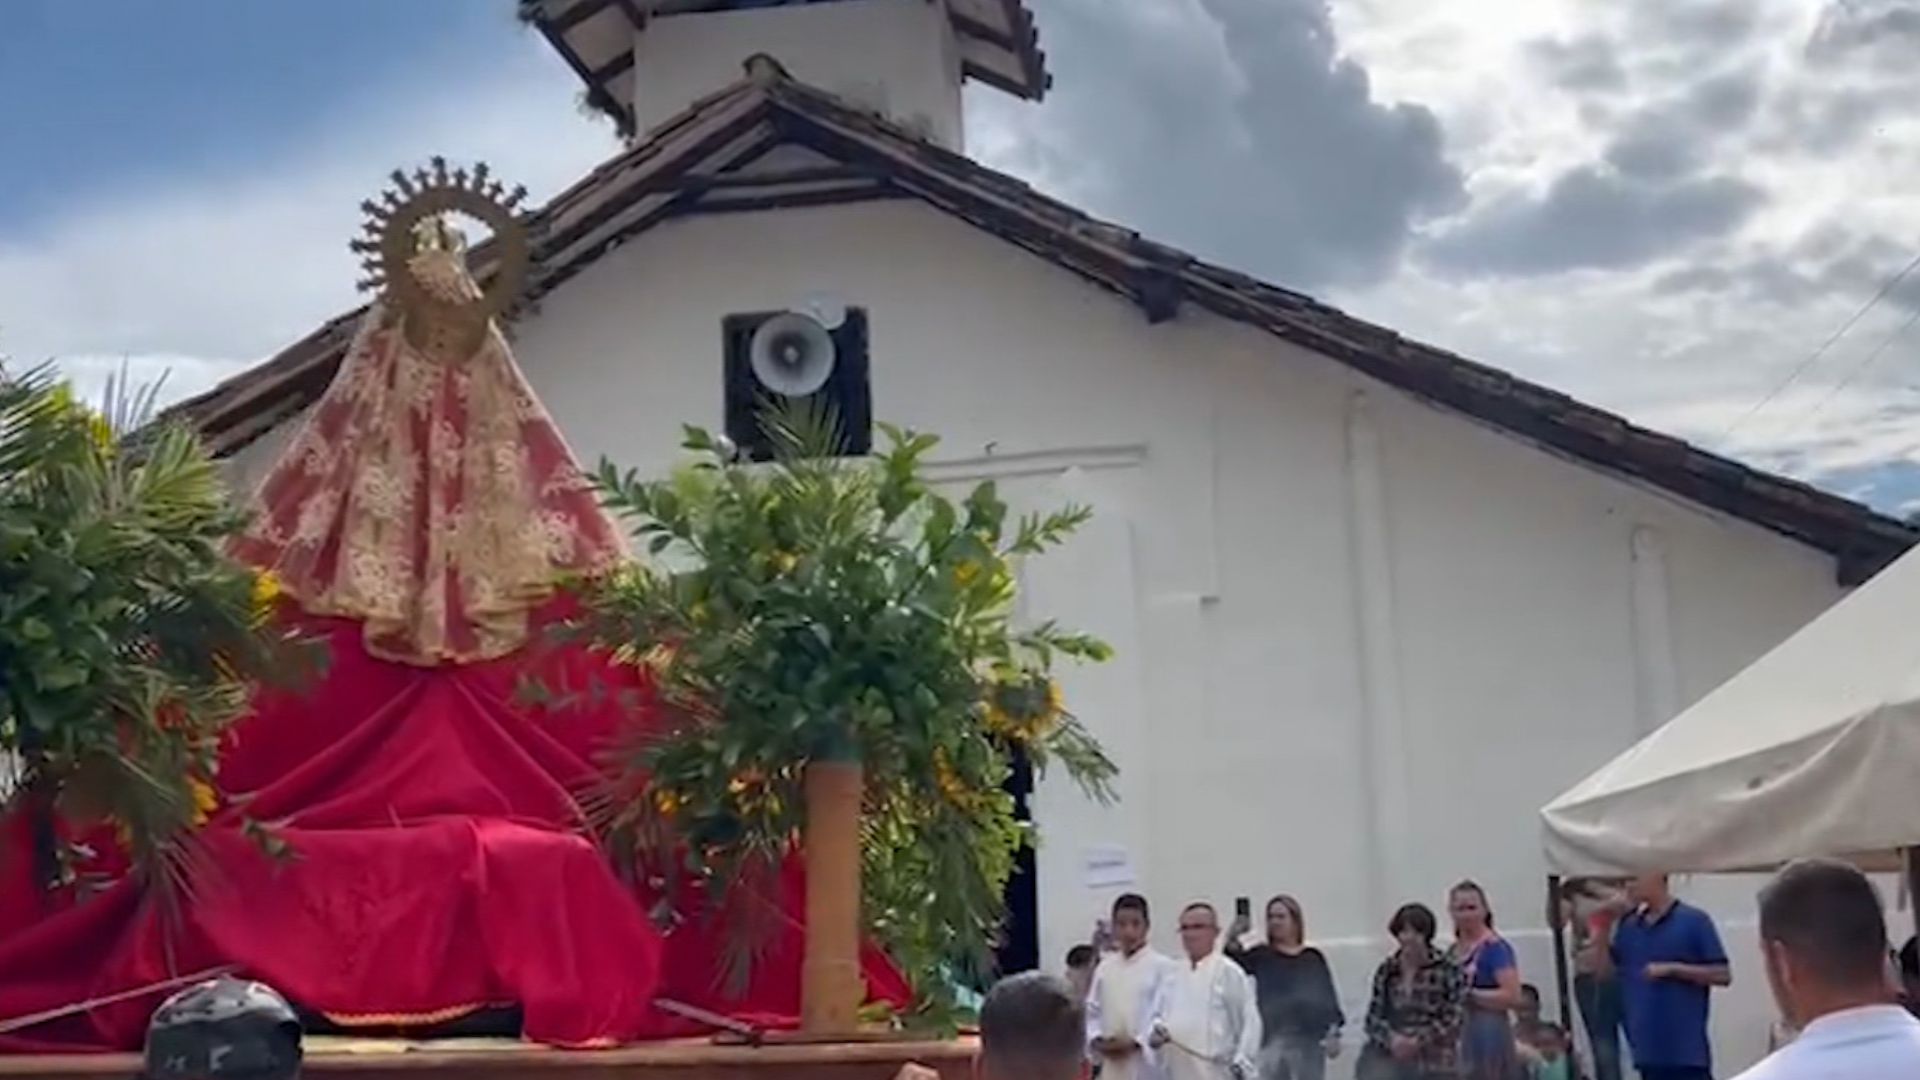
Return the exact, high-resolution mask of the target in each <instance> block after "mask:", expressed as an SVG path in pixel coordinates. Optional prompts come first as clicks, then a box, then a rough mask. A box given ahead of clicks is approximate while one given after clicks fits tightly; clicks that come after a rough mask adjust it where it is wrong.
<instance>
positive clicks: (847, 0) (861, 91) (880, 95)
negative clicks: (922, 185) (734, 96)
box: [634, 0, 963, 150]
mask: <svg viewBox="0 0 1920 1080" xmlns="http://www.w3.org/2000/svg"><path fill="white" fill-rule="evenodd" d="M756 53H766V54H767V55H769V56H772V57H774V58H775V59H777V60H779V61H780V63H781V64H782V65H784V66H785V67H786V69H787V71H788V72H789V73H791V74H792V75H793V76H794V77H796V78H798V79H799V80H801V81H802V82H806V83H809V84H811V85H813V86H818V87H820V88H822V89H824V90H828V91H831V92H833V93H835V94H838V95H839V96H841V97H843V98H845V99H847V100H848V101H851V102H854V103H856V104H859V105H863V106H865V107H867V108H870V109H874V110H876V111H878V112H881V113H884V114H886V115H888V116H890V117H892V118H893V119H895V120H896V121H898V122H899V123H901V124H904V125H906V126H907V127H909V128H914V129H917V130H921V131H924V132H925V134H926V135H927V136H928V137H929V138H931V139H933V140H934V141H935V142H937V143H939V144H941V145H942V146H946V147H948V148H950V149H954V150H959V149H961V144H962V141H963V137H962V131H961V104H960V82H961V80H960V62H959V59H958V52H957V46H956V45H955V42H954V39H953V25H952V23H951V21H950V20H949V18H948V15H947V10H946V5H945V4H944V3H928V2H927V0H835V2H833V3H813V4H798V5H792V6H785V7H771V8H761V9H749V10H743V11H721V12H708V13H704V14H697V15H674V16H669V17H665V18H658V19H654V20H653V21H651V22H649V23H648V24H647V26H646V28H645V29H643V30H641V31H640V32H639V33H638V34H637V35H636V44H635V51H634V78H635V80H636V81H635V83H634V86H635V103H634V105H635V114H636V116H637V118H638V121H639V129H640V130H641V131H642V132H646V131H651V130H653V129H654V128H656V127H658V126H660V125H661V124H663V123H665V122H666V121H668V120H670V119H672V118H673V117H675V116H677V115H679V114H680V113H681V112H682V111H683V110H685V109H686V108H687V107H688V106H689V105H692V104H693V103H694V102H695V101H698V100H699V99H700V98H702V97H705V96H706V95H708V94H711V93H713V92H714V91H717V90H720V89H723V88H725V87H727V86H729V85H731V84H733V83H736V82H738V81H740V79H741V77H742V75H743V70H742V65H744V64H745V63H746V61H747V59H748V58H749V57H751V56H753V55H754V54H756Z"/></svg>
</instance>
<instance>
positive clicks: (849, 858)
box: [800, 761, 866, 1035]
mask: <svg viewBox="0 0 1920 1080" xmlns="http://www.w3.org/2000/svg"><path fill="white" fill-rule="evenodd" d="M804 783H805V786H806V800H807V830H806V837H805V839H806V864H807V931H806V955H805V958H804V959H803V960H802V962H801V968H800V979H801V996H800V1024H801V1030H802V1031H803V1032H805V1033H806V1034H807V1035H851V1034H854V1033H855V1031H857V1029H858V1028H859V1023H860V1004H861V1001H862V999H863V998H864V997H865V992H864V991H865V982H864V980H863V979H862V977H861V975H860V804H861V797H862V795H863V791H864V787H865V783H866V779H865V773H864V770H862V769H861V767H860V763H859V762H857V761H847V762H843V761H815V762H813V763H812V764H810V765H808V766H807V771H806V777H805V780H804Z"/></svg>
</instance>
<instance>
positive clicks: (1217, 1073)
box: [1149, 903, 1260, 1080]
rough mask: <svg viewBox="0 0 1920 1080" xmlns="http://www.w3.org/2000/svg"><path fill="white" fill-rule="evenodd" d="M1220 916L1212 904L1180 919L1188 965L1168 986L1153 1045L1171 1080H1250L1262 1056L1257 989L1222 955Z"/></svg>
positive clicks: (1190, 907)
mask: <svg viewBox="0 0 1920 1080" xmlns="http://www.w3.org/2000/svg"><path fill="white" fill-rule="evenodd" d="M1219 944H1220V915H1219V913H1218V912H1216V911H1214V910H1213V905H1212V904H1204V903H1196V904H1188V905H1187V909H1186V910H1185V911H1182V912H1181V913H1180V946H1181V948H1182V949H1184V950H1185V951H1186V954H1187V955H1186V961H1185V962H1184V963H1182V964H1181V965H1180V968H1179V971H1178V972H1177V973H1176V974H1175V975H1174V976H1173V978H1172V980H1171V981H1170V982H1169V983H1168V984H1167V988H1166V990H1165V991H1164V992H1163V993H1162V994H1161V996H1160V1003H1159V1009H1158V1010H1157V1012H1156V1013H1155V1016H1154V1022H1153V1034H1152V1036H1151V1038H1150V1040H1149V1044H1150V1045H1151V1046H1153V1047H1154V1049H1156V1050H1158V1051H1159V1052H1160V1060H1161V1061H1162V1062H1164V1063H1165V1064H1166V1067H1167V1073H1168V1075H1169V1076H1170V1077H1171V1080H1252V1078H1253V1077H1254V1075H1255V1070H1256V1065H1255V1058H1256V1057H1257V1056H1258V1055H1259V1053H1260V1010H1259V1008H1258V1007H1257V1006H1256V1005H1255V1004H1254V996H1253V983H1252V981H1251V980H1250V979H1248V978H1247V973H1246V971H1245V970H1244V969H1242V968H1241V967H1240V965H1239V964H1236V963H1234V962H1233V961H1232V960H1229V959H1227V958H1226V957H1225V956H1223V955H1221V953H1220V952H1219V951H1218V946H1219Z"/></svg>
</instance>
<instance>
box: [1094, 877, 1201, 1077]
mask: <svg viewBox="0 0 1920 1080" xmlns="http://www.w3.org/2000/svg"><path fill="white" fill-rule="evenodd" d="M1150 927H1151V923H1150V921H1149V919H1148V917H1147V901H1146V898H1145V897H1142V896H1136V895H1134V894H1133V893H1128V894H1127V895H1125V896H1122V897H1121V898H1120V899H1118V900H1115V901H1114V902H1113V927H1112V929H1113V941H1114V944H1115V945H1116V946H1117V948H1116V950H1115V951H1113V952H1110V953H1108V954H1107V955H1106V956H1104V957H1102V958H1101V959H1100V965H1099V966H1098V967H1096V968H1094V969H1093V985H1092V986H1091V987H1090V988H1089V989H1088V991H1087V1048H1088V1055H1089V1056H1090V1057H1091V1058H1092V1059H1093V1062H1094V1064H1096V1065H1098V1066H1099V1067H1100V1080H1167V1074H1166V1071H1165V1070H1164V1069H1163V1068H1161V1066H1160V1061H1159V1057H1158V1055H1157V1054H1156V1053H1155V1052H1154V1050H1153V1048H1152V1047H1150V1046H1148V1045H1147V1042H1148V1037H1149V1036H1150V1035H1151V1034H1152V1031H1153V1020H1154V1017H1155V1016H1158V1015H1159V1010H1160V1001H1161V998H1162V996H1163V995H1164V994H1165V993H1166V989H1167V986H1168V984H1169V983H1170V982H1171V981H1172V977H1173V976H1174V975H1175V974H1177V973H1178V971H1179V967H1178V965H1177V964H1176V963H1175V962H1174V961H1173V960H1172V959H1171V958H1170V957H1168V956H1166V955H1165V954H1163V953H1158V952H1155V951H1154V950H1153V947H1152V946H1151V945H1148V944H1147V933H1148V931H1149V929H1150Z"/></svg>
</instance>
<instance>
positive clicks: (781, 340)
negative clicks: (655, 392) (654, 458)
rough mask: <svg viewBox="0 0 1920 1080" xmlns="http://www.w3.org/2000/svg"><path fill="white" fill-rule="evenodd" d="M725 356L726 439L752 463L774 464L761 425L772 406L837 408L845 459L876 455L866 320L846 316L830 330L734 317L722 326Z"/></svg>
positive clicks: (791, 316)
mask: <svg viewBox="0 0 1920 1080" xmlns="http://www.w3.org/2000/svg"><path fill="white" fill-rule="evenodd" d="M721 335H722V338H723V340H724V342H725V349H726V373H725V381H726V421H727V437H728V438H729V439H732V440H733V443H734V445H735V446H737V447H739V448H740V453H741V455H742V456H744V457H746V458H747V459H749V460H752V461H768V460H771V459H772V457H773V443H772V441H771V440H770V439H768V438H767V434H766V432H765V430H763V428H762V426H761V423H760V416H761V410H762V409H763V408H764V407H765V406H766V405H767V404H768V403H769V402H772V401H779V400H797V401H810V402H813V403H816V404H820V405H825V406H828V407H831V408H832V410H833V413H834V416H835V417H837V418H838V419H839V421H840V432H841V439H840V445H839V446H838V447H837V448H836V452H837V453H838V454H840V455H841V456H853V455H859V454H865V453H867V452H868V451H870V450H871V449H873V402H872V398H871V397H870V391H869V387H868V360H867V313H866V312H865V311H864V310H862V309H860V308H848V309H847V311H846V318H845V320H844V321H842V322H841V323H840V325H839V326H836V327H829V326H827V325H825V324H824V323H822V322H821V321H820V320H819V319H818V318H816V317H815V316H814V315H812V314H809V313H806V312H799V311H767V312H757V313H753V314H743V315H729V316H727V317H726V318H725V319H724V320H723V321H722V323H721Z"/></svg>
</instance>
